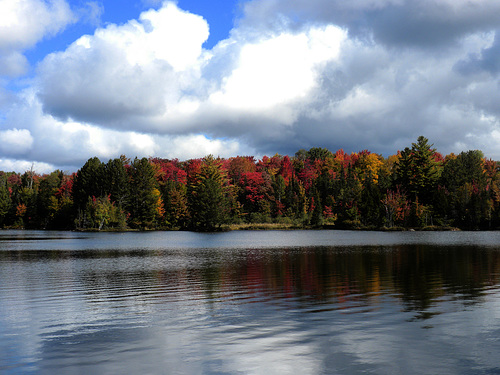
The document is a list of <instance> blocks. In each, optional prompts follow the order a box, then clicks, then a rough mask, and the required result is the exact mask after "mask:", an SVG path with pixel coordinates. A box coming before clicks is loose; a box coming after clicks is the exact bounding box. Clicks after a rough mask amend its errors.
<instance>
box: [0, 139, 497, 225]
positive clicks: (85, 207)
mask: <svg viewBox="0 0 500 375" xmlns="http://www.w3.org/2000/svg"><path fill="white" fill-rule="evenodd" d="M0 227H3V228H27V229H64V230H197V231H214V230H249V229H252V230H265V229H307V228H339V229H365V230H374V229H377V230H380V229H382V230H410V229H411V230H456V229H474V230H476V229H497V228H499V227H500V166H499V163H498V162H496V161H493V160H491V159H487V158H485V157H484V155H483V153H482V152H481V151H479V150H469V151H464V152H461V153H460V154H458V155H455V154H449V155H446V156H443V155H442V154H440V153H439V152H438V151H437V150H436V149H434V148H433V145H431V144H429V141H428V140H427V139H426V138H425V137H422V136H421V137H419V138H418V139H417V141H416V142H415V143H412V144H411V146H409V147H406V148H405V149H404V150H402V151H398V152H397V153H396V154H394V155H392V156H389V157H387V158H385V157H383V156H381V155H379V154H375V153H371V152H370V151H367V150H364V151H360V152H353V153H350V154H348V153H345V152H344V151H343V150H338V151H336V152H335V153H334V152H331V151H329V150H327V149H325V148H311V149H310V150H308V151H306V150H299V151H298V152H296V153H295V155H294V156H292V157H290V156H287V155H285V156H282V155H278V154H276V155H274V156H272V157H267V156H265V157H263V158H262V159H261V160H256V159H255V158H254V157H252V156H237V157H233V158H229V159H222V158H215V157H213V156H211V155H209V156H207V157H205V158H202V159H191V160H187V161H179V160H177V159H173V160H169V159H161V158H149V159H148V158H135V159H134V160H131V159H128V158H126V157H125V156H121V157H120V158H116V159H111V160H109V161H108V162H106V163H104V162H101V161H100V160H99V159H98V158H96V157H94V158H91V159H89V160H88V161H87V162H86V163H85V164H84V165H83V166H82V167H81V168H80V169H79V170H78V172H77V173H73V174H68V173H64V172H62V171H59V170H57V171H54V172H52V173H50V174H46V175H39V174H37V173H36V172H35V171H33V170H31V171H27V172H25V173H24V174H19V173H15V172H0Z"/></svg>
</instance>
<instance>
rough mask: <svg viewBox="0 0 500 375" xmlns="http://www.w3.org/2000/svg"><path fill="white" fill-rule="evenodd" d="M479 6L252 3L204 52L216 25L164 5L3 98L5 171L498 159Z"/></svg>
mask: <svg viewBox="0 0 500 375" xmlns="http://www.w3.org/2000/svg"><path fill="white" fill-rule="evenodd" d="M468 4H469V3H468V2H467V1H458V0H457V1H451V0H432V1H431V0H423V1H422V2H410V1H406V0H357V1H351V2H344V1H325V0H310V1H308V2H305V1H302V0H296V1H293V2H290V1H289V2H284V1H278V0H267V1H265V2H263V1H260V0H254V1H250V2H247V3H245V5H244V11H245V13H244V15H243V18H242V19H241V20H240V21H239V23H238V24H237V25H236V26H235V28H234V29H233V30H232V31H231V33H230V37H229V38H228V39H226V40H223V41H220V42H219V43H218V44H217V45H216V46H215V47H213V48H211V49H209V50H207V49H203V47H202V45H203V43H204V42H205V40H207V38H208V35H209V34H208V33H209V27H208V25H207V22H206V21H205V20H204V19H203V18H202V17H200V16H198V15H194V14H192V13H189V12H186V11H183V10H181V9H179V7H178V6H177V5H176V4H174V3H172V2H164V3H163V4H162V6H161V7H160V8H159V9H157V10H149V11H146V12H143V13H142V14H140V15H139V16H138V18H137V19H136V20H130V21H128V22H127V23H125V24H122V25H115V24H108V25H106V27H103V28H97V29H96V30H95V32H94V34H93V35H84V36H81V37H80V38H78V39H77V40H76V41H75V42H74V43H72V44H71V45H70V46H69V47H68V48H67V49H66V50H64V51H60V52H54V53H51V54H49V55H48V56H46V58H45V59H44V60H43V61H42V62H41V63H40V64H39V65H38V67H37V71H36V77H34V79H33V84H32V85H29V87H28V88H27V89H26V90H25V91H23V92H20V93H18V95H17V98H15V99H14V98H12V96H13V95H12V93H9V94H7V92H6V91H5V90H4V92H3V93H2V92H1V91H0V108H4V113H3V115H2V113H0V126H1V130H0V132H1V133H0V134H3V136H4V137H11V138H10V139H11V140H12V141H11V142H10V143H12V145H10V144H9V145H8V146H4V148H3V149H0V152H1V153H0V157H3V158H5V159H6V160H7V159H9V160H10V159H13V158H18V159H19V160H36V161H40V162H45V163H47V164H48V165H54V166H60V165H61V166H65V167H67V166H72V168H75V169H76V168H78V167H80V166H81V165H83V163H84V161H85V160H86V159H88V158H89V157H92V156H98V157H100V158H101V159H102V160H107V159H109V158H112V157H117V156H119V155H120V154H126V155H128V156H131V157H133V156H135V155H137V156H159V157H168V158H175V157H177V158H180V159H187V158H192V157H202V156H204V155H207V154H210V153H211V154H214V155H219V156H223V157H229V156H235V155H238V154H240V155H241V154H243V155H248V154H251V155H252V154H253V155H256V156H259V155H264V154H267V155H269V154H271V155H272V154H274V153H276V152H279V153H282V154H292V155H293V154H294V153H295V152H296V151H297V150H298V149H300V148H305V149H308V148H310V147H327V148H329V149H331V150H333V151H335V150H337V149H339V148H343V149H345V150H346V151H347V152H351V151H360V150H361V149H369V150H370V151H373V152H377V153H382V154H384V155H386V156H388V155H390V154H394V153H395V152H396V151H397V150H399V149H402V148H404V147H406V146H409V145H411V143H412V142H414V141H415V140H416V139H417V137H418V136H419V135H424V136H426V137H428V138H429V139H430V142H431V143H434V145H435V147H437V148H438V150H439V151H441V152H443V153H449V152H455V153H457V152H460V151H466V150H467V149H482V150H483V151H484V153H485V155H486V156H488V157H492V158H496V159H500V152H499V151H498V150H497V149H498V147H497V146H496V144H497V143H496V142H497V141H498V140H499V139H500V117H499V116H500V110H499V109H498V105H497V103H498V102H499V100H500V85H499V84H498V83H499V82H500V80H499V78H500V75H499V74H500V71H499V67H498V56H499V51H500V49H499V45H500V43H499V39H500V38H499V37H498V31H496V30H500V25H497V22H498V20H497V19H496V18H497V17H492V16H491V14H495V12H497V10H499V7H500V5H498V4H499V3H498V2H497V1H490V0H482V1H478V2H477V4H476V7H474V9H469V5H468ZM467 14H469V17H468V18H467V17H466V15H467ZM496 14H498V12H497V13H496ZM384 20H385V21H384ZM446 25H448V26H449V27H446ZM412 30H415V33H417V34H418V35H415V33H414V32H413V31H412ZM417 31H418V32H417ZM419 33H420V34H419ZM20 56H21V57H22V55H20ZM2 103H3V107H1V105H2ZM5 108H7V109H6V110H5ZM28 135H29V136H28ZM17 137H18V138H19V140H18V141H17V140H16V138H17ZM30 137H31V138H30ZM29 139H31V143H30V142H29ZM15 142H18V144H19V145H20V146H16V147H14V146H13V144H15ZM16 150H17V151H16Z"/></svg>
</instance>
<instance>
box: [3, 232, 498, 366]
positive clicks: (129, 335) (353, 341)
mask: <svg viewBox="0 0 500 375" xmlns="http://www.w3.org/2000/svg"><path fill="white" fill-rule="evenodd" d="M499 285H500V233H498V232H397V233H385V232H351V231H263V232H253V231H248V232H246V231H242V232H228V233H217V234H206V233H205V234H203V233H191V232H148V233H73V232H43V231H0V372H1V373H7V374H10V373H12V374H17V373H23V374H24V373H37V374H38V373H47V374H49V373H50V374H52V373H59V374H65V373H67V374H72V373H107V374H115V373H116V374H120V373H141V374H144V373H151V374H221V373H222V374H240V373H241V374H287V373H290V374H292V373H293V374H361V373H372V374H400V373H405V374H423V373H425V374H495V373H499V374H500V359H499V357H500V356H499V355H498V353H500V291H499Z"/></svg>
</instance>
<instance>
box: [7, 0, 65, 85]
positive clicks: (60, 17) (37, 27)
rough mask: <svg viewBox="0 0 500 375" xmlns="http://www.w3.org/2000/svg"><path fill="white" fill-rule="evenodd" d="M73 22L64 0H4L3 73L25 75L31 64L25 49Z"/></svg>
mask: <svg viewBox="0 0 500 375" xmlns="http://www.w3.org/2000/svg"><path fill="white" fill-rule="evenodd" d="M72 21H74V16H73V13H72V12H71V9H70V7H69V5H68V3H66V1H64V0H47V1H43V0H2V1H0V75H6V76H20V75H22V74H24V73H25V71H26V69H27V65H28V63H27V61H26V59H25V57H24V56H23V55H22V52H23V51H25V50H26V49H27V48H29V47H32V46H33V45H35V44H36V43H37V42H38V41H40V40H41V39H42V38H44V37H46V36H49V35H53V34H55V33H57V32H59V31H60V30H62V29H63V28H64V27H65V26H66V25H67V24H68V23H70V22H72Z"/></svg>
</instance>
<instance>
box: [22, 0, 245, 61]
mask: <svg viewBox="0 0 500 375" xmlns="http://www.w3.org/2000/svg"><path fill="white" fill-rule="evenodd" d="M68 3H69V4H70V6H71V8H72V9H74V12H75V13H76V15H77V16H79V17H80V20H79V21H77V22H74V23H71V24H69V25H68V26H67V27H66V28H65V29H64V30H62V31H61V32H60V33H59V34H57V35H55V36H54V37H50V38H46V39H43V40H41V41H40V42H39V43H38V44H36V45H35V46H34V47H33V48H30V49H29V50H27V51H26V56H27V58H28V59H29V61H30V63H31V66H32V67H34V66H36V63H37V62H38V61H40V60H42V59H43V58H44V57H45V56H46V55H47V54H49V53H51V52H54V51H59V50H64V49H66V48H67V47H68V46H69V45H70V44H71V43H73V42H74V41H75V40H76V39H78V38H79V37H80V36H82V35H84V34H93V33H94V31H95V29H96V27H98V26H105V25H107V24H110V23H113V24H118V25H120V24H123V23H125V22H127V21H129V20H131V19H134V18H137V16H138V15H139V14H140V13H141V12H143V11H145V10H148V9H151V8H153V9H158V8H159V7H160V6H161V1H154V0H151V1H120V0H104V1H99V2H88V1H84V0H78V1H68ZM89 4H92V5H89ZM177 4H178V6H179V7H180V8H182V9H185V10H188V11H190V12H193V13H195V14H199V15H201V16H202V17H203V18H205V19H206V20H207V21H208V24H209V27H210V35H209V38H208V40H207V41H206V42H205V43H204V45H203V46H204V47H205V48H212V47H213V46H214V45H215V44H217V43H218V42H219V41H220V40H223V39H226V38H228V37H229V32H230V31H231V29H232V28H233V25H234V22H235V21H236V20H237V19H238V15H239V9H240V7H239V5H238V4H239V2H238V0H218V1H202V0H179V1H177ZM92 10H93V11H94V12H96V13H95V14H92Z"/></svg>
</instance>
